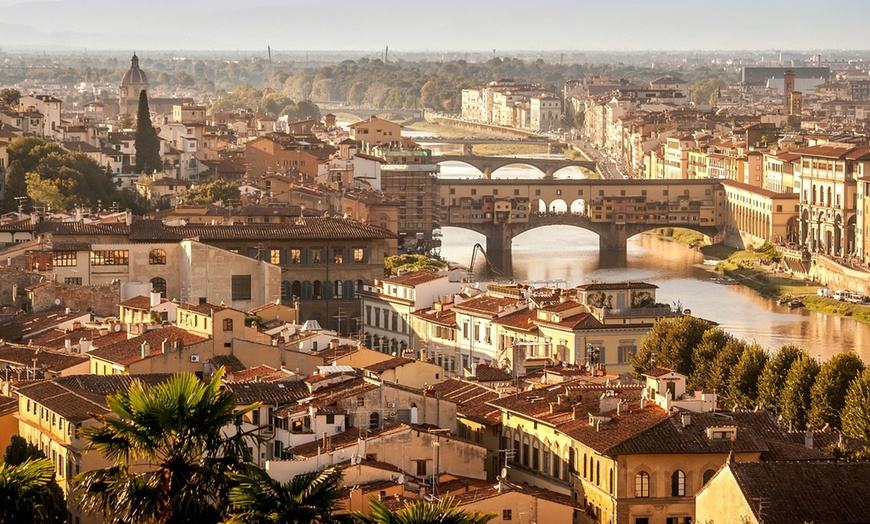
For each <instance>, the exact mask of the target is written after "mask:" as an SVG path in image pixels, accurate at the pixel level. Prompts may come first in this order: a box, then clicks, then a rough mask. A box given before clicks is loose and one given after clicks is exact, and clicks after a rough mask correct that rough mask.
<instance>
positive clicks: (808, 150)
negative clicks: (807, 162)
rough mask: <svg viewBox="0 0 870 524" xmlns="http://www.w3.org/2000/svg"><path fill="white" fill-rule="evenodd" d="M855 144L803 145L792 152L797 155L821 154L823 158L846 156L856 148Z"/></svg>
mask: <svg viewBox="0 0 870 524" xmlns="http://www.w3.org/2000/svg"><path fill="white" fill-rule="evenodd" d="M854 148H855V146H854V145H851V144H849V145H846V144H832V143H828V144H820V145H816V146H810V147H802V148H800V149H793V150H792V151H791V152H792V153H794V154H796V155H802V156H819V157H823V158H837V159H839V158H844V157H845V156H846V154H848V153H849V152H851V151H852V149H854Z"/></svg>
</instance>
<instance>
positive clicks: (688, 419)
mask: <svg viewBox="0 0 870 524" xmlns="http://www.w3.org/2000/svg"><path fill="white" fill-rule="evenodd" d="M680 421H681V422H682V423H683V427H684V428H687V427H689V426H691V425H692V414H691V413H689V412H688V411H681V412H680Z"/></svg>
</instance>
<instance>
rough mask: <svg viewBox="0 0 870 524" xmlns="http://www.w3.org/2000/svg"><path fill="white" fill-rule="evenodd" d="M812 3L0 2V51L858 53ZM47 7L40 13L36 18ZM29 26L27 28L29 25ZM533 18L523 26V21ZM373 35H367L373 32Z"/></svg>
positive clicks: (860, 42) (852, 31)
mask: <svg viewBox="0 0 870 524" xmlns="http://www.w3.org/2000/svg"><path fill="white" fill-rule="evenodd" d="M814 7H815V6H813V5H811V4H809V3H808V2H782V1H775V2H769V3H767V4H765V9H764V11H763V12H761V11H759V10H758V9H757V7H756V4H754V3H751V2H749V1H748V0H734V1H732V2H730V3H728V4H727V5H723V6H722V7H717V8H716V10H715V11H714V10H713V9H711V7H710V6H709V5H706V4H700V3H697V2H688V1H686V0H674V1H670V2H667V3H666V4H664V5H662V4H660V3H656V4H653V3H651V2H646V1H643V0H628V1H626V2H622V3H621V4H620V8H619V10H615V9H614V8H613V5H612V4H606V3H603V2H580V3H577V2H566V1H562V0H545V1H544V2H537V3H535V4H534V5H530V4H527V3H520V2H516V1H506V2H498V3H495V2H478V3H472V4H468V3H464V2H459V1H456V0H445V1H443V2H439V3H438V9H437V10H435V9H432V8H428V7H425V6H420V5H409V4H407V3H402V2H397V1H395V0H379V1H378V2H374V3H367V4H361V3H354V2H347V1H339V2H334V3H330V4H328V7H326V6H325V5H324V4H322V3H320V2H310V1H292V2H287V3H284V4H276V3H275V1H274V0H249V1H248V2H245V3H244V4H238V3H231V2H208V3H206V2H204V1H202V0H193V1H190V2H185V3H184V4H181V5H179V4H177V3H170V2H168V1H166V0H156V1H155V2H151V3H149V4H147V5H144V6H143V4H140V3H138V2H132V1H120V2H108V1H107V0H57V1H50V2H45V1H34V0H25V1H21V0H0V20H2V22H0V35H2V36H0V47H2V48H11V49H21V48H39V49H127V48H135V49H150V50H174V49H189V50H195V49H219V50H228V49H244V50H252V49H265V48H266V46H271V47H272V49H302V50H312V51H318V50H323V51H326V50H354V51H359V50H374V49H383V48H384V47H385V46H390V47H391V48H393V49H396V50H405V51H409V52H411V51H433V52H435V51H453V52H455V51H468V52H475V51H490V50H495V52H496V53H498V52H499V51H503V52H507V51H511V50H550V51H553V50H564V51H583V50H589V51H597V50H611V51H643V50H673V51H691V50H699V51H700V50H704V51H716V50H721V51H727V50H765V49H771V50H802V51H825V50H828V51H830V50H843V49H850V50H851V49H861V48H862V47H863V48H866V47H867V43H866V40H864V39H863V38H862V37H863V33H864V31H863V27H862V23H863V20H866V19H867V17H868V16H870V5H868V4H866V3H863V2H858V1H852V0H850V1H846V2H843V3H841V5H840V6H838V12H840V13H842V12H849V13H851V14H850V16H848V17H843V16H838V19H837V26H836V30H828V29H824V30H822V29H821V28H820V26H819V25H818V16H815V15H814V16H809V14H810V13H811V12H812V11H811V9H813V8H814ZM46 11H50V16H45V14H46V13H45V12H46ZM36 20H38V23H37V22H36ZM528 20H536V23H534V24H528V23H526V21H528ZM375 28H376V30H373V29H375Z"/></svg>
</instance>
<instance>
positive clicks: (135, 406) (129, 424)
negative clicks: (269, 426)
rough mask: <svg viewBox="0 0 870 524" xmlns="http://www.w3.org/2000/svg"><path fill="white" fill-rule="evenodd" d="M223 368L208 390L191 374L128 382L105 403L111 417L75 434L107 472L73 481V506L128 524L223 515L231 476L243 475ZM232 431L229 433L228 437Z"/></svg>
mask: <svg viewBox="0 0 870 524" xmlns="http://www.w3.org/2000/svg"><path fill="white" fill-rule="evenodd" d="M223 371H224V370H223V368H221V369H220V370H218V372H217V373H216V374H215V376H214V377H213V378H212V380H211V381H210V382H209V383H207V384H206V383H203V382H201V381H200V380H199V379H197V378H196V377H195V376H194V375H193V374H191V373H180V374H177V375H173V376H172V377H170V378H169V379H168V380H166V381H165V382H161V383H160V384H157V385H156V386H154V387H147V386H145V385H143V384H142V383H141V382H140V381H138V380H134V381H133V383H132V384H131V385H130V387H129V388H128V390H127V391H123V392H119V393H116V394H114V395H109V396H108V397H107V401H108V406H109V409H110V410H111V413H109V414H107V415H100V416H97V417H96V418H97V420H98V421H99V422H101V423H102V425H101V426H99V427H95V428H87V429H84V430H82V431H81V434H82V436H84V438H86V439H87V440H89V441H90V443H89V445H88V449H91V450H96V451H98V452H99V453H101V454H102V455H103V456H104V457H105V458H106V459H108V460H109V461H110V462H112V463H113V464H112V465H111V466H109V467H107V468H102V469H96V470H91V471H87V472H84V473H82V474H81V475H79V476H78V477H77V478H76V484H77V487H78V488H79V489H80V490H81V496H80V499H79V505H80V506H81V508H82V509H83V510H84V511H86V512H89V513H102V514H103V515H105V516H106V517H107V520H108V521H122V522H125V523H127V524H139V523H142V524H152V523H153V524H174V523H188V522H190V523H193V522H196V523H197V524H206V523H211V522H218V521H219V520H220V519H221V517H222V516H224V514H225V513H226V508H228V507H229V499H228V495H229V489H230V487H231V483H232V480H231V478H230V475H231V474H233V473H240V472H243V471H245V470H246V469H247V468H248V467H249V464H248V463H249V462H250V461H251V451H250V450H249V449H248V447H247V444H248V441H249V440H251V439H254V440H255V441H256V440H257V439H258V437H256V435H255V434H254V432H250V433H246V432H244V431H243V430H242V428H241V420H242V415H243V414H245V413H247V412H249V411H252V410H253V409H256V408H258V407H259V405H258V404H253V405H251V406H247V407H244V408H241V409H238V410H237V409H236V401H235V395H233V394H232V392H229V391H225V390H221V388H220V382H221V378H222V377H223ZM230 428H234V429H235V431H234V432H233V431H232V430H231V429H230Z"/></svg>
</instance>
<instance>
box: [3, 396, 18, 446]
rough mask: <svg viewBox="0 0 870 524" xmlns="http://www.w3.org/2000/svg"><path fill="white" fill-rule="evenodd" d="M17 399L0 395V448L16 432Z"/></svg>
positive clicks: (5, 444) (6, 443)
mask: <svg viewBox="0 0 870 524" xmlns="http://www.w3.org/2000/svg"><path fill="white" fill-rule="evenodd" d="M16 414H18V399H17V398H13V397H7V396H4V395H0V449H6V446H8V445H9V441H10V440H11V439H12V435H17V434H18V420H17V419H16V418H15V415H16Z"/></svg>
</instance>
